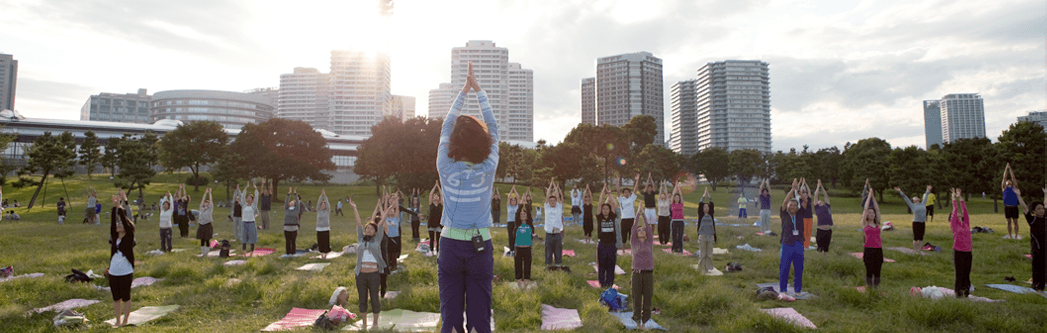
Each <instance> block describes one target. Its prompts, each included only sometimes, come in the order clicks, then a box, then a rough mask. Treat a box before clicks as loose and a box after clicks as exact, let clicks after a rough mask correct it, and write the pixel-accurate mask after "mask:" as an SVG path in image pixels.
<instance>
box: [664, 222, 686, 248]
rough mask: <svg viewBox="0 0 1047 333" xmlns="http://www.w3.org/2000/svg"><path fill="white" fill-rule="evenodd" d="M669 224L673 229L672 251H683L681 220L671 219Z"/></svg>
mask: <svg viewBox="0 0 1047 333" xmlns="http://www.w3.org/2000/svg"><path fill="white" fill-rule="evenodd" d="M671 224H672V229H673V230H672V234H673V252H676V253H683V232H684V229H683V220H673V221H672V222H671ZM659 225H661V224H659Z"/></svg>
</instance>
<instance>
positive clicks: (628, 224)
mask: <svg viewBox="0 0 1047 333" xmlns="http://www.w3.org/2000/svg"><path fill="white" fill-rule="evenodd" d="M633 184H634V187H633V188H631V189H630V188H628V187H626V188H624V189H623V188H622V179H621V178H618V184H616V185H615V192H617V193H618V195H619V196H618V198H617V200H618V208H619V209H620V210H621V214H619V218H621V219H622V221H621V224H622V225H621V227H622V239H632V238H630V237H629V233H630V232H632V230H633V222H634V221H636V193H634V192H638V191H639V190H640V174H636V178H635V179H634V180H633Z"/></svg>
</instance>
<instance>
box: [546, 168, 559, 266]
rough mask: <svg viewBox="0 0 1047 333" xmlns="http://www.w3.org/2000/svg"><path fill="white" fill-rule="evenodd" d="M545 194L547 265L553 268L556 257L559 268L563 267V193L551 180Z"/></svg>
mask: <svg viewBox="0 0 1047 333" xmlns="http://www.w3.org/2000/svg"><path fill="white" fill-rule="evenodd" d="M545 193H546V198H545V205H544V207H545V265H546V266H552V264H553V257H555V258H556V261H555V262H556V266H557V267H559V266H563V207H562V206H560V202H561V201H563V192H562V191H560V187H559V186H557V185H556V180H555V178H554V179H550V180H549V187H548V188H546V190H545Z"/></svg>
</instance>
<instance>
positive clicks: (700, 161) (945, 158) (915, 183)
mask: <svg viewBox="0 0 1047 333" xmlns="http://www.w3.org/2000/svg"><path fill="white" fill-rule="evenodd" d="M442 122H443V120H442V119H439V118H436V119H430V118H423V117H416V118H414V119H409V120H407V121H404V122H401V121H399V120H397V119H395V118H387V119H385V120H383V121H382V122H381V123H379V124H377V125H375V126H374V127H372V129H371V131H372V133H373V135H372V136H371V137H370V138H369V139H367V140H365V141H364V142H363V144H361V145H360V147H359V150H358V153H359V157H358V159H357V161H356V165H355V167H354V171H355V172H356V173H357V174H358V175H360V176H363V177H366V178H369V179H371V180H373V181H374V182H375V185H376V190H377V187H378V186H380V185H385V184H395V185H397V186H399V187H401V188H421V189H425V188H428V187H430V186H432V184H433V182H434V181H435V180H436V179H438V177H439V176H438V173H437V170H436V163H435V160H436V150H437V145H438V142H439V136H440V127H441V124H442ZM656 131H657V125H656V124H655V120H654V118H653V117H650V116H637V117H634V118H633V119H631V120H630V121H629V122H628V123H627V124H626V125H624V126H621V127H618V126H611V125H603V126H594V125H591V124H579V125H578V126H576V127H575V128H573V129H571V131H570V132H568V134H567V136H566V137H565V138H564V140H563V142H561V143H559V144H556V145H550V144H548V143H547V142H545V141H544V140H539V141H538V142H537V143H538V144H537V146H536V147H535V148H534V149H530V148H524V147H521V146H519V145H510V144H508V143H505V142H501V143H499V164H498V170H497V177H498V178H499V179H501V180H502V181H506V180H509V181H511V182H513V183H520V184H526V185H540V184H544V183H545V182H547V181H548V179H550V178H551V177H556V179H557V180H559V181H561V182H565V181H567V180H572V181H578V182H580V183H582V184H597V183H601V182H607V181H613V180H614V179H616V178H617V177H618V175H622V176H624V177H625V178H631V177H628V175H633V174H636V173H648V172H650V173H651V174H652V175H653V176H654V177H655V178H656V179H678V178H680V177H682V176H685V175H687V174H693V175H701V176H702V177H704V178H705V180H706V181H707V182H708V183H709V184H710V186H712V187H713V189H714V190H715V189H716V188H717V186H719V185H720V184H721V183H723V182H740V183H743V184H747V183H749V182H750V181H752V180H753V179H754V178H759V179H770V180H771V182H772V183H788V182H790V181H791V180H792V179H793V178H800V177H806V178H809V179H822V180H824V181H825V182H826V184H828V186H830V187H832V188H834V189H840V190H846V191H850V192H851V193H854V195H857V193H859V192H860V191H861V189H862V187H863V185H864V183H865V180H866V179H868V180H869V182H870V184H871V185H872V186H873V187H875V188H877V189H881V190H880V191H878V195H879V196H880V197H879V200H880V201H881V202H884V199H885V198H884V192H888V193H889V196H894V197H897V195H896V194H894V193H893V191H885V190H886V189H890V188H893V187H895V186H897V187H899V188H901V189H902V190H903V191H905V192H906V193H919V192H922V191H923V190H924V188H925V187H926V186H927V185H933V186H934V188H935V191H936V192H940V191H943V190H945V189H947V188H949V187H960V188H963V189H964V190H965V192H966V193H967V195H968V196H969V195H970V194H971V193H979V192H985V193H986V194H987V195H989V196H991V197H992V198H993V199H994V200H995V199H997V198H998V197H999V195H1000V193H999V190H1000V188H999V187H998V185H997V184H999V183H1000V182H1001V181H1002V173H1003V169H1004V166H1005V165H1006V164H1007V163H1008V162H1010V163H1011V166H1012V167H1013V168H1014V172H1015V175H1016V176H1017V177H1018V179H1019V181H1020V182H1022V184H1032V185H1031V186H1036V187H1039V186H1042V185H1043V184H1045V183H1047V182H1045V175H1047V158H1045V155H1047V135H1045V134H1044V129H1043V127H1042V126H1040V125H1039V124H1037V123H1034V122H1019V123H1015V124H1012V125H1011V126H1010V127H1009V128H1008V129H1007V130H1004V131H1003V132H1002V134H1001V135H1000V136H999V137H998V140H997V142H995V143H993V142H992V141H990V140H989V139H988V138H973V139H959V140H955V141H953V142H950V143H946V144H944V145H942V146H939V145H933V146H931V147H930V149H923V148H920V147H917V146H907V147H892V146H891V144H890V143H888V142H887V141H885V140H883V139H880V138H875V137H873V138H867V139H862V140H858V141H857V142H854V143H851V142H848V143H846V144H845V145H844V146H843V149H840V148H838V147H829V148H822V149H818V150H816V151H815V150H811V149H810V148H809V147H808V146H806V145H805V146H803V147H802V148H801V149H800V150H797V149H795V148H793V149H790V150H789V151H788V152H785V151H777V152H773V153H764V152H760V151H756V150H745V149H743V150H734V151H730V152H728V151H727V150H725V149H723V148H709V149H705V150H702V151H701V152H698V153H696V154H693V155H683V154H678V153H676V152H673V151H672V150H670V149H668V148H665V147H663V146H659V145H654V144H653V143H654V137H655V134H657V133H656ZM1033 192H1034V191H1027V192H1026V193H1033ZM939 197H940V196H939Z"/></svg>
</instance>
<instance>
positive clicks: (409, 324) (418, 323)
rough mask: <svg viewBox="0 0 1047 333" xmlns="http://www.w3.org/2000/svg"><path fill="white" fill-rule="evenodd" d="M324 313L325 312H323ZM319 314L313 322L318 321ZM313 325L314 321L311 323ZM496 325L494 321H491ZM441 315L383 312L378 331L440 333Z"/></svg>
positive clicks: (348, 328) (351, 328) (349, 328)
mask: <svg viewBox="0 0 1047 333" xmlns="http://www.w3.org/2000/svg"><path fill="white" fill-rule="evenodd" d="M321 313H323V312H321ZM319 316H320V315H319V314H317V315H316V316H315V317H313V319H312V320H316V317H319ZM368 317H369V318H367V325H368V326H367V329H368V330H376V328H375V327H374V326H370V325H371V323H372V322H373V320H374V318H373V317H370V316H368ZM309 324H310V325H312V321H310V322H309ZM362 324H363V321H362V320H357V321H356V322H354V323H352V324H349V325H346V326H345V328H343V329H342V330H343V331H359V330H362V327H363V325H362ZM491 324H492V325H494V321H493V320H492V321H491ZM439 325H440V314H439V313H433V312H414V311H410V310H404V309H392V310H386V311H382V312H381V313H380V314H379V316H378V327H377V330H390V329H395V330H396V331H397V332H438V331H439V328H440V326H439Z"/></svg>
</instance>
